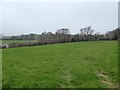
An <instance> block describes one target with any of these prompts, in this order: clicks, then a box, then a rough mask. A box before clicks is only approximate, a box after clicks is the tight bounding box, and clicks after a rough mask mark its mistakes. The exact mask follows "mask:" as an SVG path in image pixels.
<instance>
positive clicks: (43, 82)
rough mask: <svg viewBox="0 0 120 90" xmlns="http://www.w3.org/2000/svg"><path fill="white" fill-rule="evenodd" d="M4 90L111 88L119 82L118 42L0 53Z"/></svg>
mask: <svg viewBox="0 0 120 90" xmlns="http://www.w3.org/2000/svg"><path fill="white" fill-rule="evenodd" d="M2 56H3V57H2V60H3V61H2V70H3V72H2V86H3V88H8V87H9V88H17V87H19V88H23V87H24V88H111V87H116V86H117V82H118V44H117V41H89V42H76V43H65V44H53V45H42V46H33V47H21V48H9V49H3V54H2Z"/></svg>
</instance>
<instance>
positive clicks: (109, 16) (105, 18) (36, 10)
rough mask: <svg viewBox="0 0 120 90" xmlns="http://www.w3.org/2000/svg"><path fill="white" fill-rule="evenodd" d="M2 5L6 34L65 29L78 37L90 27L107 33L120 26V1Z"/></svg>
mask: <svg viewBox="0 0 120 90" xmlns="http://www.w3.org/2000/svg"><path fill="white" fill-rule="evenodd" d="M2 5H3V6H2V16H3V17H2V22H0V23H2V32H3V35H18V34H27V33H42V32H44V31H50V32H53V33H54V32H55V31H56V30H57V29H61V28H68V29H69V30H70V31H71V33H72V34H75V33H78V32H79V30H80V28H83V27H86V26H92V28H93V29H94V30H95V31H96V32H101V33H105V32H106V31H110V30H113V29H115V28H117V27H118V3H117V2H59V3H58V2H51V3H50V2H39V3H35V2H33V3H28V2H22V3H20V2H19V3H18V2H16V3H15V2H11V3H3V4H2ZM0 7H1V6H0ZM0 13H1V12H0ZM0 15H1V14H0Z"/></svg>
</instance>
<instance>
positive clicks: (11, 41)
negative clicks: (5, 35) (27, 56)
mask: <svg viewBox="0 0 120 90" xmlns="http://www.w3.org/2000/svg"><path fill="white" fill-rule="evenodd" d="M32 41H33V40H0V43H2V44H11V43H26V42H32Z"/></svg>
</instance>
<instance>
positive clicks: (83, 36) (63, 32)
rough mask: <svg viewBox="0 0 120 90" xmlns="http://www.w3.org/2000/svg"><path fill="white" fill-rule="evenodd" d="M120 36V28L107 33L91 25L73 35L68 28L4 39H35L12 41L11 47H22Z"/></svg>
mask: <svg viewBox="0 0 120 90" xmlns="http://www.w3.org/2000/svg"><path fill="white" fill-rule="evenodd" d="M119 38H120V28H116V29H115V30H113V31H108V32H106V34H100V33H99V32H95V31H94V30H93V29H92V28H91V26H87V27H85V28H81V29H80V30H79V33H77V34H75V35H72V34H71V33H70V30H69V29H68V28H62V29H58V30H57V31H56V32H55V33H54V34H53V33H52V32H43V33H42V34H40V35H39V34H32V33H31V34H27V35H19V36H12V37H10V38H7V39H4V38H2V39H3V40H34V41H33V42H29V43H28V42H27V43H12V44H9V47H22V46H36V45H45V44H56V43H66V42H79V41H96V40H118V39H119Z"/></svg>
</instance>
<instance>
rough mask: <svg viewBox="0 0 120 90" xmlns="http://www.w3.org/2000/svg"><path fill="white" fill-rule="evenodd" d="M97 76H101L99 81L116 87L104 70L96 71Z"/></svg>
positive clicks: (110, 86) (109, 86)
mask: <svg viewBox="0 0 120 90" xmlns="http://www.w3.org/2000/svg"><path fill="white" fill-rule="evenodd" d="M97 76H99V77H101V78H102V79H101V82H103V83H104V84H106V85H107V86H108V88H117V87H116V86H115V85H113V83H112V82H111V81H110V80H109V78H108V75H107V73H106V72H99V73H97Z"/></svg>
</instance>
